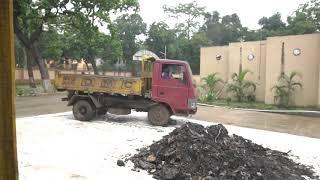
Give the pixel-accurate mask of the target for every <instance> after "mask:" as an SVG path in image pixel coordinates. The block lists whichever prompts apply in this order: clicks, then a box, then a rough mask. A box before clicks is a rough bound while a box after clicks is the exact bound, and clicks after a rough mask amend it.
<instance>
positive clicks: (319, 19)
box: [287, 0, 320, 34]
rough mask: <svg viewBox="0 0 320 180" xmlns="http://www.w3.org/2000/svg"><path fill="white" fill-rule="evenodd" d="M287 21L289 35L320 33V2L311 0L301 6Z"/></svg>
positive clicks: (319, 0)
mask: <svg viewBox="0 0 320 180" xmlns="http://www.w3.org/2000/svg"><path fill="white" fill-rule="evenodd" d="M287 21H288V29H289V34H307V33H313V32H316V31H320V0H310V1H309V2H307V3H305V4H303V5H301V6H300V7H299V8H298V9H297V10H296V11H295V12H294V15H293V16H289V17H288V18H287Z"/></svg>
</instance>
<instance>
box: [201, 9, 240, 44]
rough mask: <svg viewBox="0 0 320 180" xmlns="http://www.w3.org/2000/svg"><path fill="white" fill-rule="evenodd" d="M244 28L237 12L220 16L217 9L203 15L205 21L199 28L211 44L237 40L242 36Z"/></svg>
mask: <svg viewBox="0 0 320 180" xmlns="http://www.w3.org/2000/svg"><path fill="white" fill-rule="evenodd" d="M244 30H245V29H244V28H243V27H242V25H241V22H240V18H239V16H238V15H237V14H231V15H226V16H223V17H220V14H219V13H218V12H217V11H214V12H212V13H207V14H206V15H205V23H204V25H203V26H202V28H201V31H203V32H204V33H205V34H206V37H207V38H208V40H209V42H210V44H211V45H227V44H228V43H230V42H238V41H240V40H241V39H242V38H243V37H242V36H243V31H244Z"/></svg>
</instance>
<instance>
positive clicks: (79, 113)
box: [72, 100, 95, 121]
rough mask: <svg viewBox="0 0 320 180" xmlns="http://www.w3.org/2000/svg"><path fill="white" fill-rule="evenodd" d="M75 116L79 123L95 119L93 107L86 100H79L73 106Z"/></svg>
mask: <svg viewBox="0 0 320 180" xmlns="http://www.w3.org/2000/svg"><path fill="white" fill-rule="evenodd" d="M72 110H73V116H74V117H75V118H76V119H77V120H79V121H90V120H92V119H93V118H94V117H95V109H94V107H93V105H92V104H91V103H90V102H88V101H86V100H79V101H77V102H76V103H75V104H74V105H73V108H72Z"/></svg>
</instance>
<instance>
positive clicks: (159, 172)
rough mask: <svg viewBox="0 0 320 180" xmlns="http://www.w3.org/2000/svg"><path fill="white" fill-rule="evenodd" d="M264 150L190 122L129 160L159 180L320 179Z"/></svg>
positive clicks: (280, 154) (281, 155) (218, 128)
mask: <svg viewBox="0 0 320 180" xmlns="http://www.w3.org/2000/svg"><path fill="white" fill-rule="evenodd" d="M288 156H289V155H288V153H283V152H279V151H275V150H271V149H268V148H264V147H262V146H260V145H257V144H255V143H253V142H251V141H250V140H248V139H244V138H243V137H241V136H237V135H232V136H229V135H228V131H227V129H226V128H225V127H224V126H223V125H221V124H219V125H214V126H209V127H203V126H202V125H199V124H194V123H187V124H184V125H182V126H181V127H180V128H177V129H175V130H174V131H173V132H171V133H170V134H169V135H167V136H164V137H163V138H162V139H161V140H160V141H158V142H155V143H154V144H152V145H151V146H149V147H148V148H143V149H140V151H139V153H138V154H136V155H134V156H132V157H130V158H129V160H131V161H132V162H133V163H134V165H135V169H136V170H138V169H143V170H146V171H148V172H149V173H150V174H152V175H153V177H154V178H156V179H196V180H199V179H201V180H202V179H203V180H205V179H208V180H209V179H212V180H218V179H270V180H277V179H290V180H291V179H295V180H299V179H319V177H318V176H315V175H314V171H313V170H312V167H309V166H305V165H302V164H299V163H296V162H294V161H293V160H291V159H290V158H288Z"/></svg>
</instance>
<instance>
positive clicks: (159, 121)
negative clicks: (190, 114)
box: [148, 104, 171, 126]
mask: <svg viewBox="0 0 320 180" xmlns="http://www.w3.org/2000/svg"><path fill="white" fill-rule="evenodd" d="M170 116H171V114H170V112H169V110H168V108H167V107H165V106H164V105H161V104H160V105H156V106H153V107H151V108H150V109H149V111H148V120H149V121H150V122H151V124H153V125H156V126H164V125H166V124H168V122H169V119H170Z"/></svg>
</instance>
